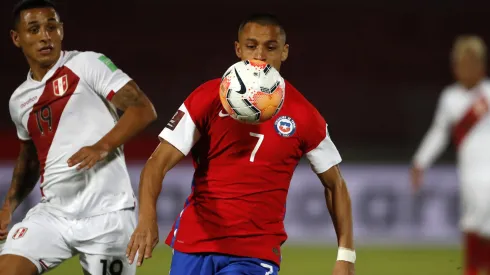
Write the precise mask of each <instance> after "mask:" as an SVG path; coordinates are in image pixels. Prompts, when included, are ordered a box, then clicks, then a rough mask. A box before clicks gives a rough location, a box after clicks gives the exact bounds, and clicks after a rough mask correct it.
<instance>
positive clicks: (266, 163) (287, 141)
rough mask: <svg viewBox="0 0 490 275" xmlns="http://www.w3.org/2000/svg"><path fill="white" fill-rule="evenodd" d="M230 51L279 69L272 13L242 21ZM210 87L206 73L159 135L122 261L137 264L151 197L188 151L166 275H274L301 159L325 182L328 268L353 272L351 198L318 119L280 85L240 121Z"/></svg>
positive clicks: (281, 46) (146, 246) (282, 36)
mask: <svg viewBox="0 0 490 275" xmlns="http://www.w3.org/2000/svg"><path fill="white" fill-rule="evenodd" d="M235 50H236V54H237V56H238V57H239V58H240V59H241V60H248V59H257V60H262V61H265V62H267V63H269V64H271V65H272V66H274V67H275V68H276V69H277V70H279V69H280V67H281V63H282V62H283V61H285V60H286V59H287V57H288V51H289V46H288V45H287V44H286V33H285V31H284V29H283V28H282V26H281V24H280V23H279V22H278V21H277V19H276V18H275V17H274V16H271V15H254V16H251V17H250V18H248V19H247V20H245V21H244V22H243V23H242V24H241V26H240V28H239V33H238V41H237V42H235ZM219 86H220V79H214V80H211V81H208V82H206V83H204V84H202V85H201V86H200V87H198V88H197V89H196V90H195V91H194V92H192V93H191V94H190V95H189V97H188V98H187V99H186V100H185V102H184V104H183V105H182V106H181V107H180V108H179V110H178V111H177V113H176V114H175V115H174V117H173V118H172V120H171V121H170V122H169V123H168V124H167V126H166V128H165V129H164V130H163V131H162V133H161V134H160V139H161V143H160V145H159V146H158V147H157V148H156V150H155V152H154V153H153V154H152V156H151V157H150V159H149V160H148V162H147V163H146V165H145V167H144V169H143V171H142V174H141V182H140V204H141V208H140V213H139V224H138V226H137V228H136V230H135V232H134V234H133V236H132V238H131V241H130V243H129V245H128V249H127V254H128V257H129V261H130V263H131V262H133V261H134V260H136V261H137V264H138V265H141V264H142V261H143V258H149V257H151V254H152V250H153V248H154V247H155V245H156V244H157V243H158V228H157V222H156V221H157V213H156V202H157V199H158V196H159V193H160V191H161V188H162V181H163V178H164V176H165V174H166V173H167V172H168V171H169V170H170V169H172V167H174V165H176V164H177V163H178V162H179V161H180V160H182V159H183V158H184V156H185V155H187V154H189V153H191V154H192V157H193V160H194V164H195V174H194V180H193V184H192V190H193V192H192V194H191V195H190V196H189V198H188V199H187V201H186V203H185V207H184V209H183V210H182V212H181V213H180V215H179V217H177V220H176V222H175V224H174V227H173V228H172V231H171V232H170V234H169V235H168V238H167V240H166V243H167V244H168V245H169V246H171V247H172V248H174V256H173V259H172V265H171V271H170V274H179V275H194V274H196V275H197V274H200V275H202V274H205V275H212V274H267V275H271V274H277V272H278V270H279V265H280V261H281V245H282V244H283V243H284V242H285V241H286V239H287V235H286V232H285V228H284V223H283V220H284V216H285V204H286V197H287V193H288V188H289V184H290V181H291V178H292V175H293V172H294V169H295V167H296V165H297V164H298V162H299V161H300V159H301V157H302V156H306V157H307V158H308V160H309V161H310V163H311V166H312V168H313V171H314V172H315V173H317V174H318V176H319V178H320V181H321V182H322V183H323V185H324V186H325V198H326V200H327V206H328V209H329V212H330V214H331V216H332V219H333V224H334V225H335V230H336V232H337V236H338V244H339V254H338V258H337V262H336V265H335V268H334V272H333V274H335V275H341V274H342V275H344V274H345V275H347V274H353V273H354V262H355V251H354V241H353V225H352V224H353V222H352V215H351V203H350V198H349V193H348V190H347V187H346V185H345V182H344V180H343V179H342V176H341V174H340V170H339V167H338V164H339V163H340V161H341V158H340V155H339V153H338V151H337V149H336V147H335V145H334V144H333V142H332V141H331V139H330V137H329V134H328V131H327V124H326V122H325V120H324V119H323V117H322V116H321V115H320V114H319V112H318V111H317V110H316V109H315V107H314V106H313V105H312V104H310V103H309V102H308V101H307V100H306V99H305V98H304V97H303V96H302V95H301V93H299V92H298V91H297V90H296V89H295V88H294V87H293V86H292V85H291V84H290V83H288V82H286V89H285V91H286V94H287V96H286V99H285V101H284V104H283V107H282V109H281V110H280V111H279V113H278V114H277V115H276V116H275V117H273V118H272V119H271V120H269V121H266V122H264V123H261V124H259V125H249V124H243V123H240V122H238V121H236V120H234V119H232V118H231V117H229V115H228V114H227V113H226V112H225V111H224V110H223V107H222V105H221V103H220V99H219V93H218V90H219ZM136 254H138V256H137V258H136V259H135V257H136Z"/></svg>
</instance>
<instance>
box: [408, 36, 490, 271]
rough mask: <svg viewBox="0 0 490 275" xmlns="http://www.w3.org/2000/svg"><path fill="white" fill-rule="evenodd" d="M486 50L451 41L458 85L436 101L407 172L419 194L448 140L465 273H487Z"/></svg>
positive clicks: (465, 39)
mask: <svg viewBox="0 0 490 275" xmlns="http://www.w3.org/2000/svg"><path fill="white" fill-rule="evenodd" d="M486 58H487V50H486V46H485V44H484V42H483V40H482V39H481V38H479V37H476V36H461V37H458V38H457V40H456V41H455V43H454V47H453V51H452V55H451V59H452V60H451V61H452V66H453V71H454V76H455V78H456V83H454V84H452V85H450V86H448V87H446V88H445V89H444V90H443V92H442V93H441V95H440V97H439V102H438V106H437V109H436V112H435V116H434V119H433V122H432V126H431V127H430V129H429V130H428V132H427V133H426V135H425V137H424V139H423V141H422V143H421V145H420V147H419V148H418V150H417V152H416V154H415V156H414V160H413V167H412V171H411V175H412V185H413V187H414V189H415V190H418V189H419V188H420V186H421V184H422V175H423V172H424V170H426V169H428V168H429V167H430V166H431V165H432V163H433V162H434V161H435V159H436V158H437V157H438V156H439V155H440V153H441V152H442V151H443V150H444V149H445V148H446V146H447V144H448V142H449V140H450V139H451V138H452V141H453V142H454V145H455V146H456V147H457V150H458V154H457V163H458V173H459V179H460V182H461V185H460V186H461V187H460V188H461V189H460V191H461V193H460V194H461V196H460V197H461V219H460V226H461V229H462V231H463V232H464V234H465V248H464V249H465V273H464V274H465V275H476V274H478V272H479V270H485V271H486V272H487V273H486V274H490V145H489V141H490V116H489V113H488V110H489V108H488V106H489V99H490V82H489V81H488V79H486V77H485V74H486V66H485V62H486Z"/></svg>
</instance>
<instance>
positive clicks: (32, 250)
mask: <svg viewBox="0 0 490 275" xmlns="http://www.w3.org/2000/svg"><path fill="white" fill-rule="evenodd" d="M14 17H15V22H14V28H13V30H12V31H11V36H12V40H13V43H14V44H15V46H17V47H18V48H20V49H21V50H22V51H23V53H24V55H25V57H26V59H27V63H28V64H29V67H30V71H29V73H28V75H27V80H26V81H25V82H24V83H23V84H22V85H20V86H19V87H18V88H17V89H16V90H15V92H14V93H13V94H12V97H11V99H10V104H9V106H10V114H11V117H12V120H13V122H14V124H15V126H16V128H17V135H18V137H19V139H20V140H21V147H20V153H19V157H18V159H17V161H16V164H15V168H14V173H13V178H12V183H11V187H10V189H9V191H8V194H7V196H6V199H5V202H4V204H3V206H2V208H1V209H0V240H5V239H6V243H5V246H4V248H3V250H2V251H1V253H0V274H1V275H26V274H27V275H30V274H40V273H44V272H46V271H49V270H51V269H52V268H54V267H56V266H58V265H59V264H60V263H62V262H63V261H64V260H67V259H69V258H71V257H73V256H74V255H76V254H79V255H80V263H81V265H82V268H83V270H84V272H85V274H112V275H116V274H119V275H121V274H125V275H126V274H127V275H132V274H135V273H136V265H130V264H129V262H128V260H127V258H126V257H125V249H126V244H127V242H128V241H129V239H130V236H131V233H132V232H133V230H134V228H135V226H136V213H134V212H135V210H134V209H135V205H136V201H135V197H134V193H133V190H132V187H131V184H130V179H129V174H128V171H127V168H126V164H125V159H124V154H123V151H122V148H121V145H122V144H124V143H125V142H126V141H128V140H129V139H130V138H131V137H133V136H135V135H136V134H138V133H139V132H140V131H142V130H143V129H144V128H145V127H146V126H147V125H148V124H150V123H151V122H152V121H154V120H155V119H156V113H155V110H154V108H153V105H152V103H151V102H150V101H149V99H148V98H147V97H146V96H145V95H144V94H143V92H142V91H141V90H140V89H139V88H138V86H137V85H136V83H135V82H134V81H133V80H132V79H131V78H130V77H129V76H128V75H126V74H125V73H124V72H122V71H121V70H120V69H118V68H117V67H116V66H115V65H114V63H112V62H111V60H110V59H108V58H107V57H106V56H104V55H102V54H99V53H95V52H78V51H62V50H61V47H62V40H63V34H64V33H63V25H62V23H61V22H60V18H59V15H58V13H57V12H56V9H55V6H54V5H53V3H51V2H50V1H47V0H24V1H22V2H20V3H19V4H18V5H17V6H16V8H15V10H14ZM116 108H117V109H119V110H121V111H124V114H123V115H122V117H121V118H120V119H119V117H118V115H117V112H116V111H117V110H116ZM38 179H40V182H41V195H42V199H41V202H40V203H39V204H37V205H36V206H35V207H33V208H32V209H31V210H30V211H29V212H28V213H27V215H26V217H25V219H24V220H23V221H22V222H20V223H18V224H16V225H14V226H13V227H12V229H11V230H10V232H8V231H7V227H8V225H9V223H10V222H11V216H12V213H13V212H14V210H15V209H16V207H17V206H19V204H20V203H21V202H22V201H23V199H24V198H25V197H26V196H27V195H28V194H29V193H30V192H31V191H32V189H33V188H34V186H35V185H36V183H37V181H38ZM7 234H8V236H7Z"/></svg>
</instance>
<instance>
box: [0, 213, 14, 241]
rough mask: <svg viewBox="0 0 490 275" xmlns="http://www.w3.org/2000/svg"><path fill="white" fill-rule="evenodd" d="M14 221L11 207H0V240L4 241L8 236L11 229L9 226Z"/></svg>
mask: <svg viewBox="0 0 490 275" xmlns="http://www.w3.org/2000/svg"><path fill="white" fill-rule="evenodd" d="M11 221H12V213H11V212H10V209H7V208H1V209H0V241H3V240H5V239H6V238H7V236H8V234H9V231H8V226H9V224H10V222H11Z"/></svg>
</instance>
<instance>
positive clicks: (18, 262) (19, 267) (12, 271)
mask: <svg viewBox="0 0 490 275" xmlns="http://www.w3.org/2000/svg"><path fill="white" fill-rule="evenodd" d="M24 274H25V275H37V274H39V273H38V270H37V267H36V266H35V265H34V264H33V263H32V262H31V261H29V260H28V259H26V258H24V257H20V256H16V255H0V275H24Z"/></svg>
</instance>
